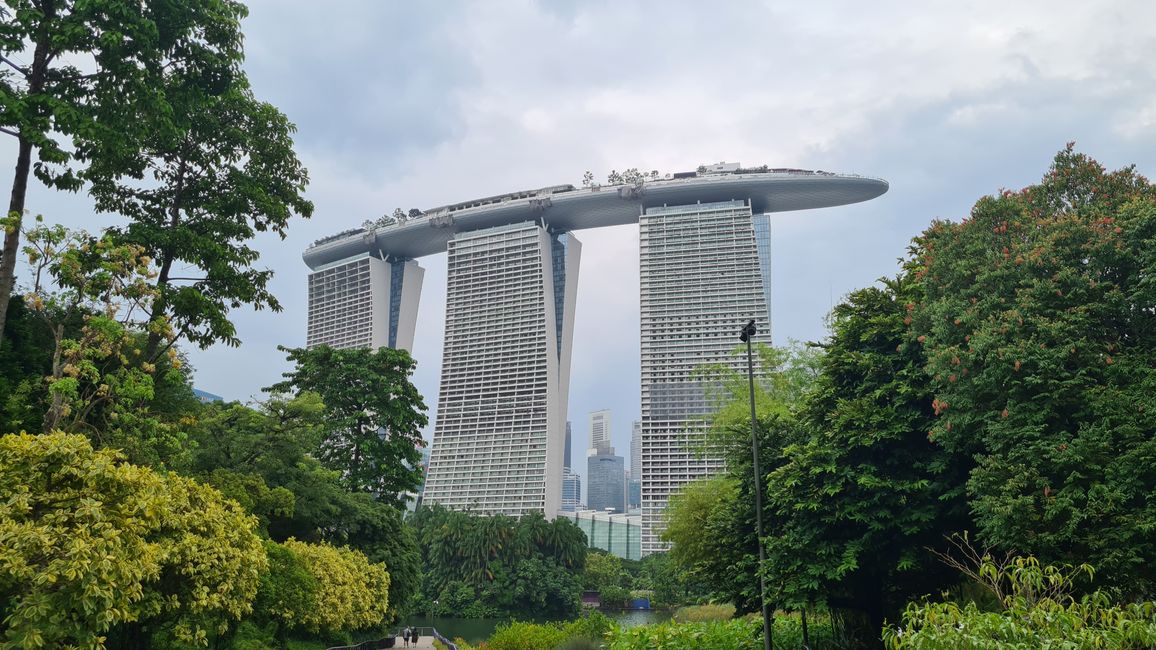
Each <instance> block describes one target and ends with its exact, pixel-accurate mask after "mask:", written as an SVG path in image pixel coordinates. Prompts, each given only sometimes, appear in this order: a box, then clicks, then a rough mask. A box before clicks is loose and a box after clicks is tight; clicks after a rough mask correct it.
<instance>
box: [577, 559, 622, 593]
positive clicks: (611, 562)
mask: <svg viewBox="0 0 1156 650" xmlns="http://www.w3.org/2000/svg"><path fill="white" fill-rule="evenodd" d="M625 583H626V571H625V570H624V569H623V568H622V559H621V558H619V557H618V556H617V555H611V554H610V553H604V552H599V551H594V550H590V551H587V553H586V571H585V573H583V575H582V588H583V589H589V590H593V591H599V590H601V589H604V588H606V587H624V586H625Z"/></svg>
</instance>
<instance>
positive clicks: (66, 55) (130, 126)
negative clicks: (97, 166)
mask: <svg viewBox="0 0 1156 650" xmlns="http://www.w3.org/2000/svg"><path fill="white" fill-rule="evenodd" d="M7 4H8V8H7V9H6V10H5V11H4V15H3V21H2V22H0V53H2V54H0V130H2V131H3V132H4V133H6V134H8V135H11V136H13V137H15V138H16V139H17V143H18V144H17V154H16V164H15V174H14V175H13V179H12V191H11V199H10V201H9V205H8V211H7V214H6V216H5V218H4V220H3V224H4V246H3V249H2V251H0V333H3V332H4V330H5V327H4V324H5V320H6V318H7V311H8V303H9V299H10V297H11V292H12V290H13V279H14V276H15V265H16V257H17V251H18V250H19V247H20V226H21V220H22V219H23V216H24V212H25V200H26V196H27V190H28V177H29V175H30V174H31V173H32V172H33V171H35V173H36V176H37V177H38V178H39V179H40V180H41V181H43V182H45V183H46V184H48V185H49V186H51V187H56V188H59V189H63V190H68V191H76V190H78V189H80V187H81V185H82V181H81V176H80V174H79V173H78V172H77V171H76V170H75V169H73V168H72V167H71V166H70V165H71V164H72V163H73V162H75V161H86V160H91V159H93V158H110V157H119V156H123V155H124V154H125V153H126V152H131V151H134V150H136V149H137V148H139V146H140V145H139V142H140V140H141V138H142V137H143V136H144V135H145V134H146V133H147V132H148V131H149V130H155V129H163V130H168V129H169V128H171V125H170V124H169V123H167V122H166V121H164V120H163V119H162V120H158V119H151V118H155V117H156V116H163V115H166V114H168V113H169V111H170V107H169V105H168V101H167V100H168V98H167V96H166V95H165V94H164V93H159V92H156V91H157V89H158V88H161V87H163V83H162V79H161V75H163V74H164V71H165V70H166V69H168V68H170V67H171V66H172V65H173V64H174V63H179V65H180V67H181V68H182V69H184V70H187V71H188V74H189V75H190V76H194V75H200V76H201V77H203V78H227V77H228V76H229V75H230V74H232V72H233V71H234V70H235V69H236V66H237V64H238V62H239V61H240V58H241V49H240V48H241V36H240V32H239V24H240V19H241V17H242V16H244V14H245V8H244V6H243V5H241V4H240V3H238V2H233V1H231V0H191V1H189V2H149V3H133V2H122V1H120V0H99V1H95V2H75V1H74V0H11V1H10V2H8V3H7ZM11 52H28V53H30V63H28V64H27V65H21V64H20V63H19V62H17V61H15V60H13V59H12V58H10V56H9V55H8V53H11ZM78 60H88V61H90V62H91V64H92V65H91V68H92V69H87V68H86V69H84V70H82V69H80V68H79V67H78V66H77V65H76V62H77V61H78ZM144 118H150V119H144ZM61 140H65V141H68V140H70V141H71V147H69V146H68V145H66V144H62V142H61ZM34 150H35V151H36V153H37V157H38V162H37V163H36V164H35V165H33V162H32V154H33V151H34Z"/></svg>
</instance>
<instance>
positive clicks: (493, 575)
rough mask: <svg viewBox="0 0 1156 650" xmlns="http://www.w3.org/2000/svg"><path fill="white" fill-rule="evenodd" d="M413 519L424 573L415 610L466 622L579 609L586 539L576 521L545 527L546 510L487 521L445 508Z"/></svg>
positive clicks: (559, 613)
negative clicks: (448, 616)
mask: <svg viewBox="0 0 1156 650" xmlns="http://www.w3.org/2000/svg"><path fill="white" fill-rule="evenodd" d="M410 521H411V523H412V524H413V526H414V528H415V530H416V533H417V540H418V546H419V548H420V549H421V553H422V564H423V566H424V568H425V571H424V572H423V575H422V576H421V594H420V596H419V598H418V601H417V611H421V612H431V613H435V614H456V615H462V616H467V617H490V616H499V615H507V616H509V615H513V616H537V615H543V614H548V615H554V616H570V615H572V614H574V613H576V612H577V611H578V608H579V603H578V596H579V593H580V590H581V577H582V574H583V572H584V571H585V568H586V563H585V559H586V536H585V534H584V533H583V532H582V531H581V530H580V529H579V528H578V527H577V526H575V525H574V524H573V522H571V521H569V520H567V519H564V518H561V517H560V518H557V519H555V520H554V521H553V522H547V521H546V520H545V519H544V518H543V517H542V514H541V513H531V514H528V515H525V516H523V517H522V518H521V519H517V520H515V519H513V518H511V517H506V516H501V515H498V516H489V517H482V516H478V515H472V514H469V513H464V512H453V511H450V510H447V509H445V508H443V507H441V506H433V507H423V508H420V509H419V510H418V511H417V512H416V513H415V514H414V516H413V517H412V518H411V519H410ZM435 600H436V601H437V605H436V607H435V606H434V604H433V603H434V601H435Z"/></svg>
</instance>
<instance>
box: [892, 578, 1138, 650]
mask: <svg viewBox="0 0 1156 650" xmlns="http://www.w3.org/2000/svg"><path fill="white" fill-rule="evenodd" d="M977 573H978V575H979V576H981V578H982V579H984V580H985V582H987V583H988V584H989V586H991V587H992V588H993V589H994V590H995V591H997V592H999V593H1004V594H1005V595H1004V597H1003V599H1002V600H1001V601H1000V605H1001V606H1002V609H1001V610H999V611H984V610H983V609H981V608H980V607H979V606H978V605H976V603H975V602H968V603H967V604H965V605H960V604H959V603H956V602H943V603H912V604H911V605H909V606H908V608H907V611H905V612H904V613H903V621H902V623H901V624H900V625H899V626H898V627H897V628H888V629H886V630H884V635H883V636H884V640H885V641H886V644H887V647H888V648H891V649H892V650H903V649H906V648H921V649H928V650H938V649H940V648H942V649H943V650H955V649H957V648H992V649H993V650H999V649H1002V648H1008V649H1009V650H1010V649H1011V648H1047V647H1064V648H1119V649H1121V650H1128V649H1136V650H1142V649H1144V648H1152V647H1156V603H1154V602H1146V603H1131V604H1127V605H1122V606H1121V605H1114V604H1113V603H1112V600H1111V598H1109V596H1108V595H1107V594H1105V593H1104V592H1101V591H1095V592H1092V593H1090V594H1086V595H1084V596H1081V597H1079V598H1076V597H1074V596H1073V594H1072V576H1073V575H1079V574H1083V576H1084V577H1088V578H1090V577H1091V575H1092V571H1091V568H1090V567H1087V566H1084V567H1078V568H1076V569H1072V567H1057V566H1052V565H1047V566H1041V565H1040V564H1039V562H1037V561H1036V560H1035V558H1032V557H1028V558H1015V559H1014V560H1012V561H1011V563H1010V564H1009V565H1007V566H999V565H997V564H996V563H995V562H993V561H992V560H991V558H990V557H985V558H984V559H983V563H982V564H981V566H980V567H979V569H978V572H977Z"/></svg>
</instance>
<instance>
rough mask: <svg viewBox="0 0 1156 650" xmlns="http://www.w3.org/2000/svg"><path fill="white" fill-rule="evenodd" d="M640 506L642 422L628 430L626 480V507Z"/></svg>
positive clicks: (628, 508) (636, 421)
mask: <svg viewBox="0 0 1156 650" xmlns="http://www.w3.org/2000/svg"><path fill="white" fill-rule="evenodd" d="M641 507H642V422H640V421H638V420H635V421H634V426H633V427H632V428H631V432H630V480H628V481H627V482H626V509H627V510H630V509H631V508H641Z"/></svg>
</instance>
